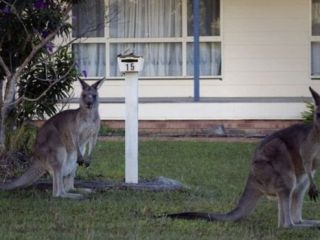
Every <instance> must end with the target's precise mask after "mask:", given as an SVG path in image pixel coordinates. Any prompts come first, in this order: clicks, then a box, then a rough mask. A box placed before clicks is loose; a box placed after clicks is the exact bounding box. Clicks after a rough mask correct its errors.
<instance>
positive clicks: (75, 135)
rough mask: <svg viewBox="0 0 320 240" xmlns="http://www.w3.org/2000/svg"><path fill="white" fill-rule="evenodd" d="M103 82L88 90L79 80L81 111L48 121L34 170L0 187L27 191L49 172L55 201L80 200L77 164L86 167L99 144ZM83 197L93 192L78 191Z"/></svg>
mask: <svg viewBox="0 0 320 240" xmlns="http://www.w3.org/2000/svg"><path fill="white" fill-rule="evenodd" d="M103 80H104V79H101V80H99V81H97V82H96V83H94V84H93V85H92V86H89V85H88V84H87V83H85V81H83V80H82V79H80V78H79V81H80V83H81V86H82V93H81V98H80V107H79V108H78V109H73V110H65V111H62V112H60V113H58V114H57V115H55V116H53V117H52V118H50V119H49V120H47V121H46V122H45V123H44V125H43V126H42V127H41V128H40V129H39V131H38V134H37V137H36V141H35V145H34V149H33V156H32V165H31V167H30V168H29V169H28V170H27V171H26V172H25V173H24V174H23V175H22V176H21V177H19V178H18V179H16V180H14V181H12V182H8V183H3V184H1V185H0V189H2V190H10V189H15V188H22V187H27V186H29V185H31V184H32V183H34V182H35V181H36V180H38V179H39V178H40V177H41V176H42V175H43V174H45V173H46V172H49V173H50V175H51V176H52V178H53V191H52V194H53V196H54V197H62V198H73V199H80V198H82V197H83V195H82V194H80V193H69V191H71V190H75V188H74V178H75V175H76V170H77V166H78V164H77V161H79V162H80V163H81V162H85V163H87V161H88V158H89V155H90V154H91V152H92V149H93V147H94V146H95V144H96V141H97V136H98V132H99V128H100V117H99V112H98V104H99V100H98V88H99V87H100V86H101V84H102V83H103ZM79 191H81V192H83V193H89V192H91V190H90V189H79Z"/></svg>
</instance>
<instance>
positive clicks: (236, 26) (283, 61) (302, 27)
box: [72, 0, 320, 134]
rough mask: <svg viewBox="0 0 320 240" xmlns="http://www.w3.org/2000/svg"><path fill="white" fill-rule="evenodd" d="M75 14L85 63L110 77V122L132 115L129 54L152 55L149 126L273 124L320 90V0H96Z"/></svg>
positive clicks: (249, 127) (106, 92)
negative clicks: (125, 61)
mask: <svg viewBox="0 0 320 240" xmlns="http://www.w3.org/2000/svg"><path fill="white" fill-rule="evenodd" d="M197 2H198V3H197ZM193 4H199V17H200V19H199V25H198V27H196V28H194V27H193V21H194V20H195V21H196V17H197V16H198V15H197V12H195V11H196V10H195V8H194V5H193ZM72 19H73V20H72V24H73V25H74V31H73V37H74V38H79V39H77V40H76V41H75V43H74V44H73V52H74V55H75V59H76V61H77V62H78V66H79V69H80V70H81V71H85V72H86V73H87V78H88V79H89V80H95V79H97V78H101V77H106V79H107V80H106V81H105V83H104V85H103V87H102V89H101V98H102V99H101V101H102V104H101V107H100V112H101V117H102V119H103V120H104V121H105V122H107V123H108V124H109V126H111V127H115V128H121V127H122V126H123V120H124V111H125V110H124V90H123V85H124V78H123V76H121V75H120V73H119V70H118V66H117V61H116V57H117V55H118V54H120V53H129V52H134V53H135V54H137V55H141V56H143V57H144V60H145V65H144V70H143V72H142V73H141V74H140V80H139V84H140V85H139V96H140V105H139V119H140V130H141V131H158V132H159V131H162V132H174V131H175V132H187V133H195V132H198V133H199V132H201V133H207V134H210V131H212V132H213V133H214V132H215V130H216V129H219V127H221V126H222V125H223V127H224V128H225V129H227V130H230V131H232V130H236V129H240V130H242V131H245V132H249V133H252V132H254V133H265V132H268V131H272V130H274V129H277V128H282V127H285V126H287V125H290V124H292V123H293V122H296V121H297V120H299V119H301V112H303V111H304V110H305V101H308V100H310V93H309V91H308V86H312V87H314V88H315V89H316V90H318V91H320V84H319V80H320V0H268V1H264V0H96V1H87V2H86V3H83V4H81V5H76V6H74V8H73V13H72ZM92 26H96V27H92ZM97 26H98V27H97ZM197 32H199V35H200V38H199V41H200V44H199V51H200V58H199V60H198V61H196V60H195V58H194V56H195V55H194V52H193V41H194V39H196V38H194V33H197ZM196 46H197V45H196ZM195 65H198V66H199V68H200V70H199V71H200V72H199V75H200V76H199V82H196V81H195V79H196V77H194V70H196V68H195V67H194V66H195ZM196 88H198V89H196ZM197 94H198V97H199V98H198V99H197V96H196V95H197Z"/></svg>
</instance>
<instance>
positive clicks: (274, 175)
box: [166, 87, 320, 228]
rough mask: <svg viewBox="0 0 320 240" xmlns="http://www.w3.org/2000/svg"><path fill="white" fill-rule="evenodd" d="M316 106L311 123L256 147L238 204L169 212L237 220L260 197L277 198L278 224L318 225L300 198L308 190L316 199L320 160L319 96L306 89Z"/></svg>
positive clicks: (293, 226)
mask: <svg viewBox="0 0 320 240" xmlns="http://www.w3.org/2000/svg"><path fill="white" fill-rule="evenodd" d="M309 89H310V92H311V94H312V97H313V99H314V101H315V105H316V109H315V114H314V120H313V123H312V124H309V125H307V124H297V125H293V126H291V127H288V128H285V129H282V130H280V131H277V132H275V133H273V134H272V135H270V136H268V137H266V138H265V139H264V140H263V141H262V142H261V143H260V145H259V146H258V147H257V149H256V151H255V153H254V156H253V158H252V162H251V168H250V172H249V176H248V179H247V182H246V185H245V189H244V191H243V193H242V196H241V197H240V200H239V202H238V204H237V206H236V207H235V208H234V209H233V210H232V211H230V212H228V213H225V214H224V213H204V212H183V213H174V214H168V215H166V216H167V217H171V218H180V219H204V220H208V221H237V220H240V219H242V218H245V217H247V216H248V215H249V214H250V213H251V212H252V211H253V210H254V208H255V206H256V203H257V201H258V200H259V199H260V198H261V197H262V196H263V195H267V196H271V197H274V198H276V199H277V200H278V226H279V227H283V228H309V227H316V228H319V226H320V221H317V220H303V219H302V205H303V198H304V195H305V193H306V191H307V190H308V189H309V190H308V195H309V197H310V198H311V199H313V200H316V199H317V197H318V190H317V187H316V185H315V183H314V180H313V176H314V173H315V170H316V168H317V166H318V163H319V160H320V96H319V94H318V93H317V92H315V91H314V90H313V89H312V88H311V87H310V88H309Z"/></svg>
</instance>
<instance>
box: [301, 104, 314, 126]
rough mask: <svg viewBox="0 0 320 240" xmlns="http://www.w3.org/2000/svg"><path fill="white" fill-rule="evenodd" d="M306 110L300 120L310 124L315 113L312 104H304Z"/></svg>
mask: <svg viewBox="0 0 320 240" xmlns="http://www.w3.org/2000/svg"><path fill="white" fill-rule="evenodd" d="M306 108H307V110H306V111H304V112H302V120H303V121H304V122H305V123H312V121H313V115H314V111H315V106H314V103H313V102H307V103H306Z"/></svg>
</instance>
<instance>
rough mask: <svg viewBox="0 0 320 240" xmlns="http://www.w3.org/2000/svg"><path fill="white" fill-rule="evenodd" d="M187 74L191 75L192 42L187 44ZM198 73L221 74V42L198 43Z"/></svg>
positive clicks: (207, 74)
mask: <svg viewBox="0 0 320 240" xmlns="http://www.w3.org/2000/svg"><path fill="white" fill-rule="evenodd" d="M187 48H188V50H187V74H188V75H190V76H192V75H193V67H194V66H193V64H194V62H193V59H194V58H193V43H188V45H187ZM200 75H203V76H219V75H221V43H217V42H214V43H200Z"/></svg>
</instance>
